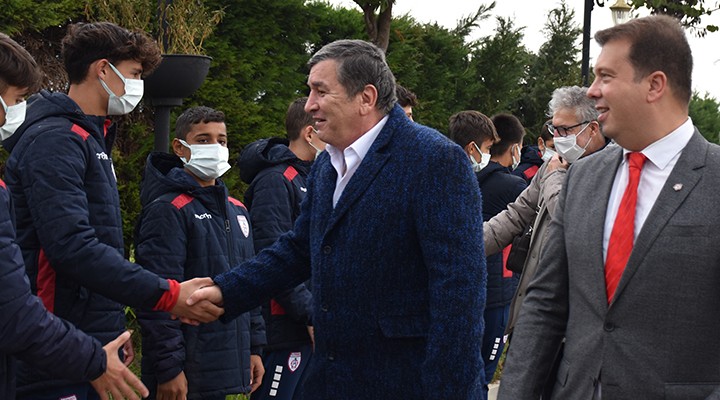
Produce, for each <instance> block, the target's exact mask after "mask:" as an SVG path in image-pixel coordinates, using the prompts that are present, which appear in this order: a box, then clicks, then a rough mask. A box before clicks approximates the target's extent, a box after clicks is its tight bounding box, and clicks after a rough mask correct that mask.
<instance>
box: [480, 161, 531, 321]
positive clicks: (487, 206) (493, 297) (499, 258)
mask: <svg viewBox="0 0 720 400" xmlns="http://www.w3.org/2000/svg"><path fill="white" fill-rule="evenodd" d="M476 176H477V179H478V184H479V185H480V191H481V192H482V215H483V221H489V220H490V219H491V218H492V217H494V216H495V215H497V214H499V213H500V212H502V211H503V210H504V209H506V208H507V205H508V204H510V203H512V202H514V201H515V199H517V197H518V196H519V195H520V193H522V191H523V190H525V188H526V187H527V183H525V181H523V180H522V179H521V178H519V177H517V176H513V175H512V174H510V171H509V170H508V168H507V167H504V166H502V165H500V164H498V163H497V162H495V161H491V162H490V164H488V165H487V166H486V167H485V168H483V169H482V170H480V172H478V173H477V174H476ZM518 279H519V276H515V277H513V275H512V272H510V271H508V270H507V268H505V265H504V262H503V254H502V252H501V253H498V254H494V255H492V256H489V257H487V297H486V301H485V308H486V309H492V308H496V307H504V306H507V305H510V302H511V301H512V298H513V295H514V294H515V289H516V288H517V282H518Z"/></svg>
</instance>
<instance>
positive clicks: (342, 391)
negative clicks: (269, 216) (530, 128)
mask: <svg viewBox="0 0 720 400" xmlns="http://www.w3.org/2000/svg"><path fill="white" fill-rule="evenodd" d="M336 179H337V174H336V172H335V169H334V168H333V167H332V165H331V163H330V157H329V155H328V154H326V153H323V154H322V155H321V156H320V157H319V158H318V160H317V161H316V162H315V165H314V166H313V169H312V171H311V173H310V176H309V183H308V195H307V197H306V198H305V201H304V202H303V205H302V211H301V214H300V216H299V218H298V220H297V221H296V224H295V226H294V228H293V230H292V231H291V232H288V233H287V234H285V235H283V236H281V237H280V239H278V241H277V242H276V243H275V244H274V245H273V246H271V247H269V248H267V249H266V250H264V251H262V252H261V253H259V254H258V256H257V257H256V258H255V259H253V260H251V261H249V262H247V263H245V264H243V265H242V266H241V267H240V268H235V269H233V270H232V271H230V272H227V273H224V274H222V275H219V276H217V277H215V282H216V283H217V284H218V285H219V286H220V288H221V290H222V293H223V298H224V301H225V310H226V315H225V318H232V317H234V316H237V315H238V314H240V313H241V312H243V311H246V310H249V309H251V308H253V307H255V306H257V305H259V304H260V303H261V302H262V301H263V300H264V299H267V298H268V297H270V296H272V295H274V294H276V293H278V292H279V291H280V290H282V289H286V288H289V287H293V286H295V285H297V284H299V283H300V282H302V281H304V280H306V279H307V278H308V277H311V279H312V287H313V297H314V305H313V313H314V316H313V323H314V326H315V356H314V357H313V359H312V360H311V363H310V365H309V366H308V368H309V370H308V372H307V373H308V376H307V381H306V382H305V384H304V386H303V398H304V399H313V400H315V399H333V400H338V399H353V400H357V399H426V398H427V399H482V398H484V394H483V390H482V386H483V384H484V383H485V379H484V376H483V362H482V358H481V356H480V347H481V342H482V333H483V310H484V306H485V294H486V290H485V285H486V279H487V272H486V266H485V254H484V249H483V240H482V213H481V199H480V191H479V188H478V185H477V181H476V179H475V176H474V175H473V173H472V171H471V169H470V163H468V161H467V156H466V155H465V153H464V152H463V151H462V149H461V148H460V147H459V146H457V145H455V144H453V143H451V142H450V141H449V140H448V139H447V138H445V137H444V136H442V135H441V134H439V133H438V132H437V131H435V130H432V129H430V128H427V127H424V126H422V125H419V124H416V123H413V122H411V121H410V120H409V119H408V118H407V117H405V115H404V113H403V111H402V108H400V107H399V106H395V108H394V109H393V110H392V111H391V112H390V115H389V119H388V121H387V123H386V124H385V126H384V127H383V129H382V131H381V132H380V134H379V136H378V137H377V139H376V140H375V142H374V143H373V145H372V147H371V148H370V151H369V152H368V154H367V155H366V157H365V158H364V160H363V161H362V163H361V164H360V166H359V167H358V169H357V171H356V172H355V175H354V176H353V177H352V179H351V180H350V182H349V183H348V185H347V187H346V188H345V191H344V192H343V194H342V196H341V197H340V199H339V200H338V203H337V205H336V207H334V208H333V205H332V197H333V192H334V190H335V182H336ZM273 372H274V371H267V373H273Z"/></svg>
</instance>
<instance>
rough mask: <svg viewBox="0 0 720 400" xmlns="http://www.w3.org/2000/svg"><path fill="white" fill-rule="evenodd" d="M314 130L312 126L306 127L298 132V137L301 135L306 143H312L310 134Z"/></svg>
mask: <svg viewBox="0 0 720 400" xmlns="http://www.w3.org/2000/svg"><path fill="white" fill-rule="evenodd" d="M313 132H314V130H313V127H312V125H308V126H306V127H305V128H303V130H302V131H301V132H300V135H302V137H303V139H305V141H306V142H308V143H310V142H312V134H313Z"/></svg>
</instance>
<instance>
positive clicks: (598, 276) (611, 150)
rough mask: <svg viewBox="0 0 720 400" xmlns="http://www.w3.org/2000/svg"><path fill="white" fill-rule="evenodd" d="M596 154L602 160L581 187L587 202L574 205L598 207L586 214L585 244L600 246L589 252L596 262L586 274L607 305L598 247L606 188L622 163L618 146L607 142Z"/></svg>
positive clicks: (609, 185) (608, 194) (603, 226)
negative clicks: (587, 215) (591, 177)
mask: <svg viewBox="0 0 720 400" xmlns="http://www.w3.org/2000/svg"><path fill="white" fill-rule="evenodd" d="M597 156H598V157H603V160H602V162H601V163H600V164H598V170H597V171H594V172H592V175H594V176H595V177H596V180H593V181H592V182H588V184H587V185H584V187H585V188H587V189H588V199H587V200H588V202H587V204H583V205H579V206H578V207H584V208H587V207H588V204H595V205H596V206H595V207H592V209H593V210H598V212H591V215H590V216H589V217H588V227H587V228H588V230H587V232H588V241H587V243H599V244H600V246H598V247H596V248H595V249H596V250H597V251H594V252H593V260H592V265H596V266H597V267H593V268H591V269H590V273H592V274H593V276H591V277H590V282H593V288H592V289H593V293H594V294H595V295H596V296H597V298H598V300H599V301H598V304H607V292H606V290H605V261H604V258H603V246H602V243H603V233H604V231H605V211H606V210H607V207H608V203H609V201H610V191H611V190H612V185H613V182H614V181H615V174H616V172H617V169H618V167H619V166H620V163H621V162H622V148H620V146H615V145H611V147H608V148H606V149H604V150H601V153H599V154H598V155H597Z"/></svg>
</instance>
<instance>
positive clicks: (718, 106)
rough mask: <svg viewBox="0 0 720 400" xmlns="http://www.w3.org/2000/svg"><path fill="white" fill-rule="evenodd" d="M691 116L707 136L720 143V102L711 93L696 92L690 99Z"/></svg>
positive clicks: (711, 140) (709, 139) (708, 138)
mask: <svg viewBox="0 0 720 400" xmlns="http://www.w3.org/2000/svg"><path fill="white" fill-rule="evenodd" d="M690 118H691V119H692V121H693V124H694V125H695V126H696V127H697V128H698V130H700V133H702V135H703V136H705V138H706V139H707V140H708V141H710V142H713V143H720V103H718V101H717V100H716V99H715V98H714V97H710V95H709V94H707V93H705V95H704V96H703V97H700V95H699V94H698V93H697V92H694V93H693V95H692V98H691V99H690Z"/></svg>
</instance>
